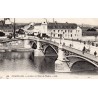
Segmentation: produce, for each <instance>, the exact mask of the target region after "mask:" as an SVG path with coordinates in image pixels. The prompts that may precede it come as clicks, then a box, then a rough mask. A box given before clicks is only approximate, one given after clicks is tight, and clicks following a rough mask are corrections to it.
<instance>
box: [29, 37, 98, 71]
mask: <svg viewBox="0 0 98 98" xmlns="http://www.w3.org/2000/svg"><path fill="white" fill-rule="evenodd" d="M29 43H30V45H31V47H32V48H34V49H35V50H34V56H45V55H51V56H54V55H57V56H58V58H57V60H56V61H55V71H57V72H69V71H70V70H72V71H73V69H75V70H76V71H78V69H79V68H80V69H81V70H82V71H83V70H96V69H97V68H98V57H95V56H94V55H91V54H89V53H84V54H83V53H82V51H80V50H77V49H74V48H72V47H68V46H66V45H65V44H59V43H57V42H53V41H50V40H45V39H38V38H34V39H29Z"/></svg>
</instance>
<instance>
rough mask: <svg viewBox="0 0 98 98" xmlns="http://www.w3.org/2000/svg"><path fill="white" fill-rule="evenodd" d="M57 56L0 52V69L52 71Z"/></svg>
mask: <svg viewBox="0 0 98 98" xmlns="http://www.w3.org/2000/svg"><path fill="white" fill-rule="evenodd" d="M56 58H57V57H55V56H54V57H53V56H46V57H34V55H33V52H5V53H0V71H32V72H33V71H36V72H39V73H54V72H55V70H54V67H55V60H56Z"/></svg>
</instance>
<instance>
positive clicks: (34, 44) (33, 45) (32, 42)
mask: <svg viewBox="0 0 98 98" xmlns="http://www.w3.org/2000/svg"><path fill="white" fill-rule="evenodd" d="M30 45H31V47H32V48H33V49H36V48H37V42H36V41H31V42H30Z"/></svg>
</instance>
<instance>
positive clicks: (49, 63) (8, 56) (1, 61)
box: [0, 52, 97, 78]
mask: <svg viewBox="0 0 98 98" xmlns="http://www.w3.org/2000/svg"><path fill="white" fill-rule="evenodd" d="M56 59H57V56H45V57H34V55H33V52H4V53H0V72H1V73H3V72H5V73H6V72H12V73H14V72H21V73H22V72H26V74H27V73H29V72H31V73H32V72H36V73H38V74H53V75H54V74H56V73H55V60H56ZM57 74H58V75H60V77H62V78H63V77H64V78H66V76H67V78H68V77H75V78H79V77H80V78H81V77H82V78H83V77H85V76H86V77H87V78H88V77H90V78H91V77H92V76H97V72H95V71H93V72H92V71H86V72H85V71H84V72H69V73H57Z"/></svg>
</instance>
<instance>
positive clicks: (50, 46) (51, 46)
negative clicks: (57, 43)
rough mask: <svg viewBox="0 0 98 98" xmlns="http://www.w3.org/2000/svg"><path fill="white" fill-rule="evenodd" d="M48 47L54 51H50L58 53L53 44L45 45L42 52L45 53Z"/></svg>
mask: <svg viewBox="0 0 98 98" xmlns="http://www.w3.org/2000/svg"><path fill="white" fill-rule="evenodd" d="M48 49H49V50H51V49H52V50H53V51H54V52H53V51H52V52H53V53H55V54H56V55H57V54H58V52H57V50H56V49H55V48H54V46H53V45H47V46H46V47H45V48H44V51H43V52H44V54H46V52H47V50H48ZM50 53H51V52H50Z"/></svg>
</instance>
